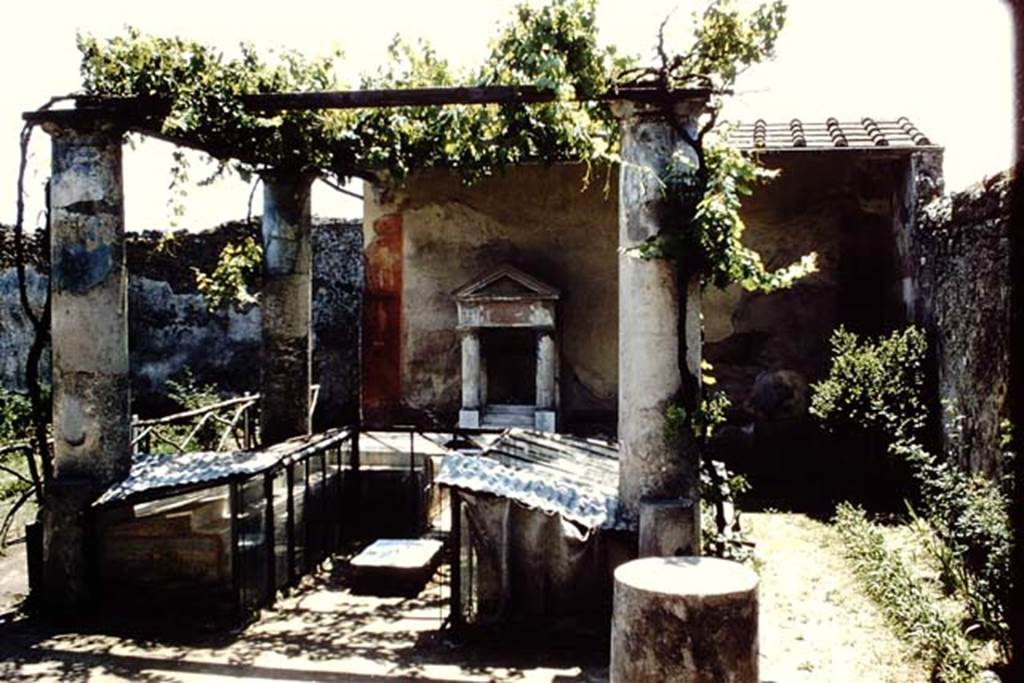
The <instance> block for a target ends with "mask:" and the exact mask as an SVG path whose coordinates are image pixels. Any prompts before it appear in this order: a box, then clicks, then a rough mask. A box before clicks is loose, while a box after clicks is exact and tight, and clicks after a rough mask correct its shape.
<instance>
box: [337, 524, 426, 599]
mask: <svg viewBox="0 0 1024 683" xmlns="http://www.w3.org/2000/svg"><path fill="white" fill-rule="evenodd" d="M442 546H443V544H442V543H441V541H435V540H432V539H424V538H382V539H380V540H377V541H374V542H373V543H371V544H370V545H369V546H367V547H366V548H365V549H364V550H363V551H362V552H361V553H359V554H358V555H356V556H355V557H354V558H352V561H351V562H350V563H349V566H350V567H351V569H352V588H353V590H354V591H355V592H357V593H371V594H373V595H406V596H409V595H417V594H418V593H419V592H420V590H422V589H423V586H424V585H426V583H427V581H429V580H430V577H431V576H432V575H433V573H434V569H435V567H436V565H437V560H438V556H439V555H440V554H441V548H442Z"/></svg>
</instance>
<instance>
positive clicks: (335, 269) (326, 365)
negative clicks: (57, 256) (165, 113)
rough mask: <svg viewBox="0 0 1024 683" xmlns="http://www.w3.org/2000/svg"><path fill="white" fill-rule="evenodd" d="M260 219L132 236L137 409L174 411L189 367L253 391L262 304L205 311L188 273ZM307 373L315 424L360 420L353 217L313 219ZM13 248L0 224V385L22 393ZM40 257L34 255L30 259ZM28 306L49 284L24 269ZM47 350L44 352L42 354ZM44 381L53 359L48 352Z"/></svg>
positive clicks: (26, 339) (25, 333)
mask: <svg viewBox="0 0 1024 683" xmlns="http://www.w3.org/2000/svg"><path fill="white" fill-rule="evenodd" d="M258 230H259V228H258V223H252V224H246V223H244V222H235V223H227V224H224V225H222V226H219V227H217V228H215V229H213V230H208V231H204V232H193V233H189V232H184V231H182V232H178V233H174V235H173V238H172V239H165V238H164V233H160V232H143V233H129V234H128V244H127V252H128V254H127V258H128V270H129V293H128V310H129V348H130V352H131V370H132V399H133V408H132V409H133V411H134V412H137V413H141V414H150V415H153V414H165V413H167V412H169V411H171V410H173V409H174V406H173V405H172V404H171V403H170V401H169V399H167V397H166V391H167V388H166V384H165V383H166V381H167V380H168V379H180V378H181V376H182V373H183V371H184V370H185V369H186V368H188V369H190V370H191V372H192V374H193V376H194V377H195V379H196V381H197V382H198V383H200V384H207V383H209V384H214V385H216V386H217V387H218V389H219V390H220V391H222V392H224V393H228V394H241V393H244V392H248V391H257V390H258V380H259V347H260V311H259V306H258V305H256V306H249V307H245V308H243V309H239V308H236V307H231V308H230V309H229V310H227V311H210V310H208V309H207V306H206V303H205V301H204V300H203V298H202V296H200V295H199V293H198V291H197V290H196V286H195V274H194V272H193V269H198V270H201V271H203V272H207V273H209V272H212V270H213V268H214V267H215V265H216V263H217V259H218V257H219V254H220V252H221V249H223V248H224V246H225V245H226V244H228V243H229V242H237V241H238V240H240V239H242V238H244V237H245V236H247V235H252V236H257V235H258ZM313 247H314V275H313V300H314V303H313V328H314V342H313V344H314V354H313V363H314V367H313V377H314V381H316V382H318V383H320V385H321V393H320V397H319V401H318V404H317V411H316V413H315V414H314V427H315V428H322V427H324V426H326V425H330V424H341V423H344V422H347V421H351V420H353V419H355V418H356V417H357V416H358V399H359V317H360V306H361V304H360V302H361V299H362V289H363V284H362V283H363V261H362V248H363V243H362V230H361V226H360V225H359V224H358V223H349V222H344V221H314V228H313ZM12 254H13V247H12V242H11V239H10V231H9V230H8V229H0V329H2V330H3V334H2V335H0V386H3V387H4V388H7V389H11V390H15V391H23V390H24V389H25V385H24V364H25V355H26V353H27V351H28V347H29V344H30V343H31V335H32V333H31V328H30V326H29V324H28V321H27V320H26V319H25V317H24V314H23V312H22V309H21V304H20V302H19V300H18V289H17V277H16V274H15V270H14V267H13V256H12ZM36 261H38V259H33V263H34V262H36ZM28 282H29V293H30V298H31V300H32V302H33V303H34V304H35V305H36V306H41V305H42V301H43V297H44V296H45V292H46V286H47V280H46V277H45V276H40V275H39V274H38V272H37V270H36V268H35V267H31V268H30V269H29V271H28ZM47 356H48V354H47ZM44 377H46V378H47V381H48V379H49V365H48V362H47V360H46V359H45V358H44Z"/></svg>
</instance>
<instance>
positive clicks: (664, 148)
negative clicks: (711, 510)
mask: <svg viewBox="0 0 1024 683" xmlns="http://www.w3.org/2000/svg"><path fill="white" fill-rule="evenodd" d="M703 104H704V103H703V101H702V100H694V101H693V102H683V103H680V104H677V105H676V108H675V111H674V112H665V111H664V109H662V108H658V107H653V106H650V105H646V104H641V103H636V102H617V103H616V104H615V112H616V115H617V116H618V117H619V119H620V121H621V125H622V164H621V167H620V179H619V250H620V256H619V408H618V410H619V416H618V430H619V449H620V453H619V458H620V474H619V497H620V500H621V502H622V503H623V504H624V506H625V512H626V514H627V515H628V517H630V518H631V519H632V520H633V521H634V522H636V523H637V524H638V525H640V524H639V523H640V520H641V517H642V516H643V511H642V508H643V507H644V505H643V504H642V503H645V502H646V503H649V504H651V505H653V506H654V507H651V508H649V509H650V510H654V509H657V510H659V511H660V514H659V519H669V520H672V524H673V525H675V526H681V527H682V528H678V529H672V530H667V529H660V528H654V527H657V526H658V525H657V524H655V525H640V526H641V528H644V529H653V531H650V532H649V533H653V534H654V535H655V536H656V537H664V538H674V539H689V540H687V541H686V543H685V544H684V545H686V546H688V547H681V548H665V549H662V551H663V552H664V554H676V553H677V552H679V551H682V552H685V553H688V554H689V553H696V552H697V551H698V549H699V545H700V507H699V504H698V494H697V485H698V481H699V477H698V468H699V454H698V452H697V450H696V447H695V445H693V444H692V443H691V444H690V447H687V446H684V448H683V449H682V450H683V452H682V453H680V449H679V448H678V447H676V446H675V445H673V444H671V443H670V442H669V440H668V439H667V438H666V413H667V411H668V409H669V407H670V406H672V405H673V403H674V402H675V401H677V400H679V399H680V398H684V397H689V398H690V399H695V398H696V397H697V396H698V395H699V388H700V379H699V378H700V345H701V326H700V285H699V282H698V281H697V278H696V277H694V278H692V279H691V280H690V281H689V282H687V283H686V284H685V287H682V288H680V287H679V286H678V283H677V278H676V270H675V264H674V263H673V262H672V261H670V260H666V259H651V260H646V261H645V260H642V259H640V258H637V257H635V256H633V255H630V254H629V250H631V249H633V248H635V247H637V246H639V245H641V244H642V243H644V241H645V240H647V239H648V238H651V237H654V236H655V235H657V234H658V233H659V232H660V230H661V229H662V226H663V223H664V222H665V216H666V213H667V211H668V208H667V207H666V203H665V201H664V198H663V195H662V185H661V182H660V180H659V179H658V177H657V175H658V174H660V173H661V171H662V170H663V169H664V168H665V166H666V164H667V163H668V162H669V160H670V159H671V158H672V155H673V153H674V152H676V150H680V149H681V150H684V151H685V152H686V153H690V154H691V156H692V150H690V148H689V146H688V145H687V144H686V142H685V141H684V140H683V139H682V137H681V136H680V134H679V132H678V129H677V128H676V127H675V126H676V125H682V126H686V127H687V128H689V129H690V130H691V131H692V130H693V129H694V127H695V122H696V117H697V116H698V115H699V113H700V110H701V108H702V106H703ZM670 116H674V117H675V121H671V120H670V119H669V117H670ZM680 323H682V324H680ZM681 344H682V345H683V348H682V351H683V353H682V354H680V350H681V349H680V345H681ZM680 358H685V364H684V366H683V367H680ZM683 437H684V440H685V439H688V437H689V435H688V434H686V435H683ZM672 501H675V502H676V503H677V504H678V505H677V507H678V508H679V511H680V514H677V515H666V514H664V508H665V505H666V504H667V503H671V502H672ZM641 548H644V549H645V554H647V553H651V554H660V553H659V552H658V551H657V550H652V549H651V543H650V542H648V543H645V542H644V539H641Z"/></svg>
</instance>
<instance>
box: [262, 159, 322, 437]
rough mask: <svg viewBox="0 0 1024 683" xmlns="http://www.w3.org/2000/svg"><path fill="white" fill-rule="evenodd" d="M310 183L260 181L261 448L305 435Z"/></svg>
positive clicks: (304, 178)
mask: <svg viewBox="0 0 1024 683" xmlns="http://www.w3.org/2000/svg"><path fill="white" fill-rule="evenodd" d="M312 181H313V178H312V177H311V176H309V175H304V174H289V173H283V172H282V173H268V174H265V175H264V176H263V289H262V293H261V295H260V310H261V313H262V344H261V349H260V360H261V366H262V367H261V372H260V394H261V399H260V437H261V440H262V443H263V445H264V446H268V445H270V444H273V443H277V442H279V441H283V440H285V439H288V438H290V437H293V436H299V435H302V434H308V433H309V430H310V417H309V413H310V392H309V385H310V381H311V379H312V365H311V361H310V356H311V354H310V348H311V332H310V331H311V329H312V313H311V311H312V271H313V269H312V247H311V244H310V222H311V219H310V192H311V188H312Z"/></svg>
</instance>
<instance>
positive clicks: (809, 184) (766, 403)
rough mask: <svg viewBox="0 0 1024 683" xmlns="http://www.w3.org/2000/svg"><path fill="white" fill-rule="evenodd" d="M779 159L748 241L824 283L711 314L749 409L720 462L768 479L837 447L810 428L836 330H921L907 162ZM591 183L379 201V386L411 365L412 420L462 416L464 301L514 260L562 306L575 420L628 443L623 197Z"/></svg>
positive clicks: (409, 193) (729, 374)
mask: <svg viewBox="0 0 1024 683" xmlns="http://www.w3.org/2000/svg"><path fill="white" fill-rule="evenodd" d="M762 161H763V162H764V163H765V164H766V165H768V166H770V167H775V168H780V169H781V171H782V173H781V175H780V176H779V177H778V178H777V179H776V180H775V181H773V182H772V183H770V184H768V185H766V186H764V187H763V188H760V189H759V190H758V192H757V193H756V194H755V196H753V197H751V198H748V199H747V201H746V202H745V205H744V210H743V216H744V219H745V221H746V224H747V232H746V235H745V238H746V241H747V243H748V244H750V245H752V246H753V247H755V248H756V249H758V250H759V251H760V252H761V254H762V256H763V258H764V260H765V263H766V264H767V265H768V266H769V267H772V268H775V267H781V266H784V265H786V264H788V263H790V262H792V261H794V260H796V259H799V258H800V257H801V256H802V255H804V254H806V253H808V252H811V251H814V252H817V254H818V263H819V272H818V273H816V274H814V275H811V276H810V277H808V278H807V279H805V280H803V281H801V282H800V283H798V284H797V285H796V286H794V287H793V288H792V289H790V290H787V291H782V292H777V293H774V294H771V295H765V294H750V293H746V292H743V291H742V290H741V289H740V288H739V287H732V288H730V289H728V290H726V291H724V292H723V291H719V290H714V289H711V290H708V291H707V293H706V295H705V300H704V306H703V311H704V324H705V335H706V346H705V355H706V357H707V358H708V360H710V362H711V363H712V364H713V365H714V366H715V369H714V372H713V374H714V375H715V376H716V377H717V378H718V380H719V387H720V388H721V389H723V390H724V391H725V392H726V393H727V394H728V395H729V397H730V399H731V400H732V402H733V409H732V410H731V411H730V418H731V423H732V425H733V429H732V430H731V431H729V430H727V433H726V435H725V438H724V439H723V440H722V443H721V453H720V454H721V455H722V456H723V457H726V458H728V459H730V460H731V461H732V462H733V463H734V464H737V465H740V466H743V465H744V463H745V462H748V461H750V460H751V459H753V458H754V457H755V456H754V448H755V445H757V446H758V447H759V449H760V450H759V453H761V454H762V455H760V456H758V457H759V458H760V460H761V463H762V464H765V466H766V467H768V465H767V463H769V462H770V461H771V460H772V457H776V456H764V455H763V453H765V452H769V453H776V455H777V457H783V456H782V455H781V450H783V449H785V448H788V449H790V450H791V449H792V444H793V443H797V444H802V446H801V447H802V448H805V450H806V451H807V452H806V453H802V454H800V457H801V458H815V457H818V454H817V449H819V448H821V447H823V444H822V441H821V438H820V435H818V434H817V427H816V425H815V424H814V422H813V420H812V419H811V418H810V417H809V416H808V415H807V405H808V400H809V396H808V393H809V389H808V387H809V385H810V384H811V383H813V382H815V381H818V380H819V379H821V378H822V377H823V376H824V375H825V372H826V370H827V368H828V354H829V345H828V339H829V337H830V335H831V333H832V331H833V330H834V329H835V327H836V326H838V325H839V324H844V325H846V327H847V328H849V329H852V330H856V331H858V332H861V333H865V334H879V333H883V332H886V331H888V330H891V329H893V328H895V327H898V326H900V325H902V324H905V322H906V320H907V315H908V313H909V308H910V307H911V304H909V303H908V301H907V297H906V296H905V292H904V287H905V284H904V280H905V278H906V277H907V274H908V272H909V265H908V255H907V246H906V243H907V230H908V225H909V222H910V221H911V218H912V209H911V207H912V206H913V188H914V184H913V179H912V177H911V164H910V161H909V160H908V158H907V157H906V155H901V154H884V153H878V152H874V153H872V154H870V155H867V154H856V153H853V154H844V153H840V154H834V153H818V154H815V153H803V154H794V153H789V154H784V155H777V156H774V157H772V156H765V157H764V158H763V159H762ZM582 175H583V169H581V168H579V167H573V166H556V167H553V168H544V167H541V166H525V167H520V168H515V169H511V170H509V171H507V173H506V174H505V175H504V176H502V177H498V178H493V179H490V180H486V181H484V182H482V183H480V184H478V185H475V186H472V187H468V188H467V187H464V186H462V185H461V184H460V183H459V181H458V179H457V178H456V177H454V176H453V175H451V174H447V173H443V172H437V171H435V172H430V173H423V174H420V175H417V176H414V177H413V178H412V179H410V180H409V181H408V182H407V183H406V186H405V188H404V189H401V190H397V191H394V192H390V193H388V194H386V195H384V196H376V197H375V196H373V193H372V192H371V193H368V195H367V201H366V206H365V219H364V232H365V239H366V243H367V245H368V250H367V253H368V263H367V278H368V282H371V283H373V282H377V283H378V284H379V285H380V288H381V289H380V292H381V294H380V296H379V297H378V299H379V301H380V302H385V303H381V304H380V307H381V308H382V310H383V309H384V308H388V307H390V308H388V310H389V311H390V312H389V313H387V314H386V315H385V314H383V313H382V314H381V315H380V316H379V317H380V318H381V320H386V323H381V326H380V327H375V324H376V323H374V322H373V321H372V320H371V321H368V323H367V325H368V327H367V328H366V333H367V337H366V339H365V344H367V346H370V345H374V344H376V345H378V346H379V347H380V348H387V350H388V353H389V354H391V355H390V356H387V358H389V359H390V360H389V361H388V362H387V363H379V364H380V365H386V366H387V367H386V368H380V367H377V368H367V372H384V370H386V369H389V368H392V367H397V370H396V372H397V373H398V376H397V377H395V378H393V379H392V381H393V382H394V383H395V385H396V389H395V392H394V394H393V395H392V396H391V400H393V401H395V402H396V403H398V404H400V406H399V407H401V408H405V409H411V410H412V411H413V412H415V411H417V410H420V411H432V412H435V413H438V414H441V415H448V414H450V413H453V412H454V410H455V409H457V403H458V400H459V392H458V388H459V346H458V338H457V336H456V334H455V331H454V328H455V324H456V320H455V305H454V301H453V300H452V298H451V292H452V290H454V289H455V288H456V287H458V286H460V285H462V284H464V283H465V282H467V281H469V280H471V279H472V278H474V277H476V276H479V275H482V274H485V273H486V272H487V271H488V270H489V269H492V268H495V267H497V266H498V265H500V264H501V263H503V262H506V261H509V262H512V263H513V264H514V265H516V266H517V267H519V268H521V269H522V270H524V271H526V272H528V273H532V274H534V275H536V276H537V277H540V278H541V279H543V280H545V281H547V282H550V283H551V284H552V285H554V286H556V287H559V288H560V289H561V291H562V301H561V302H560V304H559V316H560V318H559V344H560V350H561V367H560V369H561V394H562V396H561V398H562V406H563V410H564V411H566V412H567V413H568V414H570V415H571V414H572V413H573V412H574V411H575V412H578V414H580V415H582V416H585V417H588V418H593V417H595V416H596V417H597V418H598V420H600V419H605V420H606V422H605V423H604V429H605V430H606V431H608V430H613V429H614V410H615V402H616V391H617V382H618V377H617V372H618V367H617V346H618V343H617V325H618V318H617V313H616V310H617V301H618V299H617V278H618V272H617V267H616V259H617V258H619V256H618V254H617V248H618V239H617V230H618V228H617V223H618V216H617V211H618V208H617V188H616V187H615V182H614V181H615V179H616V177H617V173H612V181H613V182H612V185H611V187H610V190H609V194H608V198H607V199H606V197H605V194H604V192H603V177H604V176H603V171H598V172H597V175H598V176H599V177H598V178H597V180H596V181H595V183H594V184H593V185H592V186H591V187H590V188H589V189H587V190H586V191H583V190H582V189H581V178H582ZM383 235H386V237H384V236H383ZM381 274H383V275H381ZM378 275H380V277H378ZM380 283H383V284H380ZM371 286H373V285H371ZM389 288H390V289H389ZM369 305H370V304H369V303H368V306H369ZM391 309H394V310H391ZM370 389H371V387H364V394H365V392H367V391H370ZM386 403H387V401H386V400H385V399H384V398H382V399H381V403H379V404H378V407H379V406H380V405H382V404H386ZM812 451H814V452H812ZM786 457H795V456H794V455H793V454H792V453H791V452H790V453H787V455H786ZM818 459H820V458H818ZM776 469H778V468H776Z"/></svg>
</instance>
